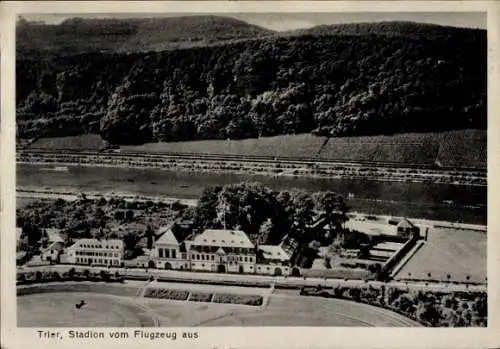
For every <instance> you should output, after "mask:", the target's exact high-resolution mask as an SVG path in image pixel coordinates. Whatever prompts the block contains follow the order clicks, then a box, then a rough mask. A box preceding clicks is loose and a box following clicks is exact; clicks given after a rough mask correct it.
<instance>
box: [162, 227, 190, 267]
mask: <svg viewBox="0 0 500 349" xmlns="http://www.w3.org/2000/svg"><path fill="white" fill-rule="evenodd" d="M156 236H157V240H156V241H155V245H154V248H153V259H154V263H155V264H156V265H155V266H156V267H157V268H161V269H190V267H191V266H190V261H189V256H188V254H187V250H186V244H185V239H184V234H183V231H182V229H180V228H179V227H177V226H176V225H175V224H171V225H169V226H165V227H161V228H160V229H159V230H158V232H157V233H156Z"/></svg>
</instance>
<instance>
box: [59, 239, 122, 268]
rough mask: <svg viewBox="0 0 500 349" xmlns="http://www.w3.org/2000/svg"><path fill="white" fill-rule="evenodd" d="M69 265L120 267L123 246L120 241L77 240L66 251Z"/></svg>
mask: <svg viewBox="0 0 500 349" xmlns="http://www.w3.org/2000/svg"><path fill="white" fill-rule="evenodd" d="M65 252H66V254H67V256H66V261H67V262H68V263H70V264H85V265H106V266H114V267H117V266H121V264H122V260H123V252H124V245H123V241H122V240H118V239H110V240H98V239H79V240H77V241H76V242H75V243H74V244H73V245H71V246H70V247H68V248H67V249H66V251H65Z"/></svg>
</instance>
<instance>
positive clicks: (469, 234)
mask: <svg viewBox="0 0 500 349" xmlns="http://www.w3.org/2000/svg"><path fill="white" fill-rule="evenodd" d="M486 242H487V239H486V233H485V232H478V231H472V230H458V229H436V228H434V229H431V230H429V238H428V241H426V242H425V243H424V245H423V246H422V247H421V248H420V249H419V250H418V251H417V252H416V254H415V255H414V256H413V257H412V258H411V259H410V260H409V261H408V263H407V264H406V265H405V266H404V267H403V268H402V269H401V271H400V272H399V273H398V274H397V275H396V276H395V279H396V280H405V279H414V280H439V281H451V282H454V281H457V282H466V281H470V282H479V283H484V282H485V278H486V276H487V274H486V264H487V258H486V251H487V243H486ZM429 273H430V275H429ZM448 275H449V277H448Z"/></svg>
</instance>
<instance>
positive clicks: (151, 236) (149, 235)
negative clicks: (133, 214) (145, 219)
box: [145, 224, 154, 250]
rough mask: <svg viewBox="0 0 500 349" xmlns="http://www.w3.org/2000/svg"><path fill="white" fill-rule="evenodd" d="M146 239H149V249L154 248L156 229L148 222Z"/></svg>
mask: <svg viewBox="0 0 500 349" xmlns="http://www.w3.org/2000/svg"><path fill="white" fill-rule="evenodd" d="M145 235H146V239H147V240H148V241H147V248H148V250H151V249H152V248H153V243H154V230H153V228H151V226H150V225H149V224H148V226H147V227H146V233H145Z"/></svg>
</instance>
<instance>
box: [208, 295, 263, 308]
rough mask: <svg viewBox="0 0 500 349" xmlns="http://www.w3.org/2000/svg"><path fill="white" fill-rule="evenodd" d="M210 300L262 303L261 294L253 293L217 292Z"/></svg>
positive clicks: (231, 302)
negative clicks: (255, 294)
mask: <svg viewBox="0 0 500 349" xmlns="http://www.w3.org/2000/svg"><path fill="white" fill-rule="evenodd" d="M212 302H214V303H228V304H245V305H255V306H260V305H262V302H263V298H262V296H254V295H233V294H222V293H217V294H215V295H214V297H213V300H212Z"/></svg>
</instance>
